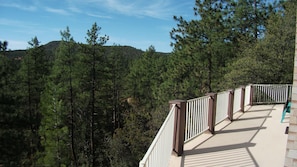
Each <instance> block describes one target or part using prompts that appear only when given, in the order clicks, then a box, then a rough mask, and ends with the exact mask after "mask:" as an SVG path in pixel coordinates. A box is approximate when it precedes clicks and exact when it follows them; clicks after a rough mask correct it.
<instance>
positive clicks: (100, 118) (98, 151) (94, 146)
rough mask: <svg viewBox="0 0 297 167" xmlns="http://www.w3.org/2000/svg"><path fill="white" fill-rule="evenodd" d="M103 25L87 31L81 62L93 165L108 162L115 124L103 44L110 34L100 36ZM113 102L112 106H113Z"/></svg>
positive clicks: (93, 26)
mask: <svg viewBox="0 0 297 167" xmlns="http://www.w3.org/2000/svg"><path fill="white" fill-rule="evenodd" d="M100 30H101V27H99V26H97V23H94V24H93V25H92V28H91V29H90V30H88V31H87V37H86V40H87V45H83V46H82V49H83V51H82V52H83V55H82V58H81V65H82V67H83V68H85V69H84V71H83V73H82V76H83V78H82V81H81V87H83V88H84V89H83V94H85V95H86V97H85V98H86V99H85V100H86V104H88V105H87V106H85V108H84V111H85V117H86V118H85V120H86V122H87V124H86V139H85V140H86V143H87V153H86V156H87V162H88V164H89V166H104V165H106V161H107V159H106V157H105V152H104V151H105V146H106V144H105V143H104V138H105V135H106V134H107V132H108V131H109V130H111V129H109V128H108V124H109V126H110V127H112V123H111V116H109V115H110V114H109V113H108V111H109V110H108V109H107V107H109V108H111V105H112V104H110V103H111V102H110V101H109V100H110V95H111V92H108V91H109V90H111V89H110V85H109V83H110V82H109V80H108V78H107V71H106V68H107V64H106V58H105V55H104V54H105V53H104V50H103V47H102V46H103V45H104V44H105V43H106V42H107V40H108V36H106V35H105V36H102V37H99V33H100ZM109 104H110V105H109Z"/></svg>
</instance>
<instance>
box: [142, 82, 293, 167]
mask: <svg viewBox="0 0 297 167" xmlns="http://www.w3.org/2000/svg"><path fill="white" fill-rule="evenodd" d="M291 94H292V85H290V84H283V85H276V84H274V85H266V84H251V85H248V86H245V87H240V88H236V89H234V90H231V91H225V92H220V93H217V94H216V93H214V94H211V95H210V96H204V97H200V98H195V99H191V100H187V101H184V102H182V103H183V104H185V105H184V106H185V107H184V109H183V110H178V109H177V108H182V107H180V106H178V105H173V107H172V108H171V110H170V112H169V114H168V116H167V118H166V120H165V121H164V123H163V124H162V126H161V128H160V130H159V132H158V133H157V135H156V137H155V139H154V140H153V142H152V144H151V146H150V147H149V149H148V151H147V152H146V154H145V156H144V157H143V159H142V160H141V161H140V162H139V167H167V166H168V163H169V160H170V156H171V153H172V151H173V150H174V151H175V150H176V149H177V148H178V152H179V153H178V154H177V155H181V154H182V152H180V149H181V150H182V151H183V143H184V142H188V141H190V140H192V139H193V138H195V137H197V136H199V135H200V134H202V133H203V132H205V131H207V130H209V131H210V132H211V133H214V131H215V130H214V126H215V125H216V124H218V123H219V122H221V121H223V120H224V119H226V118H229V119H230V120H231V121H232V120H233V114H234V113H236V112H238V111H242V112H244V106H247V105H254V104H263V103H270V104H277V103H285V102H286V101H287V99H288V98H290V97H291ZM180 105H181V103H180ZM181 113H183V114H181ZM184 114H185V115H184ZM177 140H179V141H177ZM181 140H182V142H180V141H181ZM181 145H182V147H180V146H181Z"/></svg>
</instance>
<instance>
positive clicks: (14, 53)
mask: <svg viewBox="0 0 297 167" xmlns="http://www.w3.org/2000/svg"><path fill="white" fill-rule="evenodd" d="M60 42H61V41H51V42H49V43H47V44H44V45H41V46H40V47H43V48H44V50H45V53H46V54H48V55H51V56H53V55H54V54H55V51H56V49H57V48H58V47H59V45H60ZM103 47H104V48H105V52H106V53H107V54H108V53H110V52H111V51H112V49H114V48H118V49H119V50H118V51H120V52H121V54H124V55H127V56H131V58H135V57H138V56H140V55H141V54H142V53H144V51H142V50H140V49H136V48H134V47H131V46H103ZM26 51H27V49H24V50H9V51H6V52H5V55H6V56H8V57H9V58H15V59H17V58H21V57H24V56H25V55H26ZM160 53H161V52H160ZM162 54H168V53H162Z"/></svg>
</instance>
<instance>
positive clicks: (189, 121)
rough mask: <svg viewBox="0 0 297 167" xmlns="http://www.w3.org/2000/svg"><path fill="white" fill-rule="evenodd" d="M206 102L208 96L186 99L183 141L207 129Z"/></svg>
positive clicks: (207, 104) (207, 105)
mask: <svg viewBox="0 0 297 167" xmlns="http://www.w3.org/2000/svg"><path fill="white" fill-rule="evenodd" d="M208 102H209V97H208V96H204V97H200V98H196V99H191V100H188V101H187V109H186V126H185V128H186V129H185V142H187V141H189V140H191V139H192V138H194V137H196V136H197V135H199V134H201V133H203V132H205V131H206V130H208V107H209V103H208ZM197 120H199V121H197Z"/></svg>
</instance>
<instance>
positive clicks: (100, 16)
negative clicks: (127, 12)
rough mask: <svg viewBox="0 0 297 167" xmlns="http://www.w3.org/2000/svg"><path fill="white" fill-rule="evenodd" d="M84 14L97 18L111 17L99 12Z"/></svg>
mask: <svg viewBox="0 0 297 167" xmlns="http://www.w3.org/2000/svg"><path fill="white" fill-rule="evenodd" d="M86 15H88V16H91V17H97V18H104V19H111V18H112V17H111V16H104V15H99V14H94V13H86Z"/></svg>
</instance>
